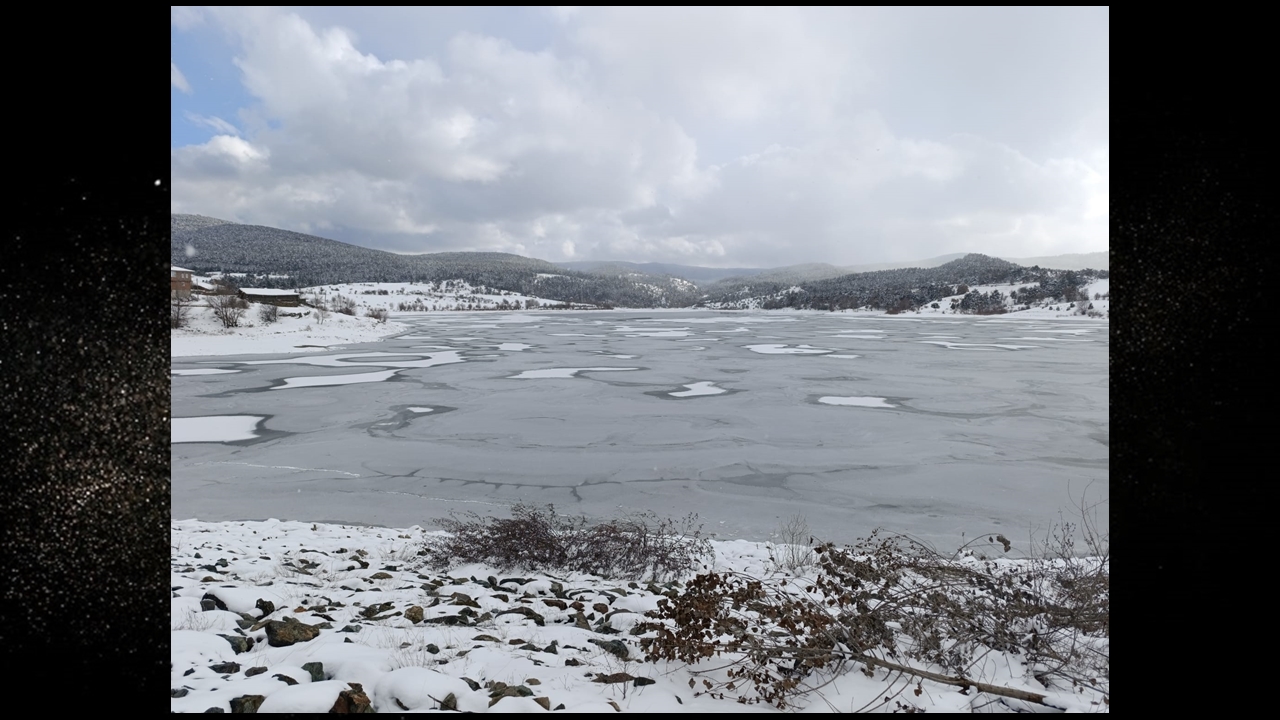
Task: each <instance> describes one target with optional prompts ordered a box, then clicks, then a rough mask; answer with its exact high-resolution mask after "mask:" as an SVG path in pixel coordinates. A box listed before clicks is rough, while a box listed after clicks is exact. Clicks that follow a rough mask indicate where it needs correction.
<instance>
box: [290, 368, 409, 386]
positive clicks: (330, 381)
mask: <svg viewBox="0 0 1280 720" xmlns="http://www.w3.org/2000/svg"><path fill="white" fill-rule="evenodd" d="M398 372H400V371H399V370H379V371H377V372H367V373H356V374H354V375H309V376H307V377H291V378H285V379H284V384H283V385H277V386H276V387H273V388H271V389H272V390H284V389H285V388H298V387H317V386H321V385H356V384H358V383H371V382H382V381H383V380H387V379H388V378H390V377H391V376H392V375H395V374H396V373H398Z"/></svg>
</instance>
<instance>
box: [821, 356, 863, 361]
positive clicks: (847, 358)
mask: <svg viewBox="0 0 1280 720" xmlns="http://www.w3.org/2000/svg"><path fill="white" fill-rule="evenodd" d="M827 357H833V358H843V359H845V360H852V359H854V358H860V357H862V356H861V355H828V356H827Z"/></svg>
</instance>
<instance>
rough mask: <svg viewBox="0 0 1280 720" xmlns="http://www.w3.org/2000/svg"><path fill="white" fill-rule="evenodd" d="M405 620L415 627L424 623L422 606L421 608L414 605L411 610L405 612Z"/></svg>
mask: <svg viewBox="0 0 1280 720" xmlns="http://www.w3.org/2000/svg"><path fill="white" fill-rule="evenodd" d="M404 619H405V620H408V621H409V622H411V623H413V624H414V625H417V624H418V623H420V622H422V606H420V605H414V606H413V607H411V608H409V609H408V610H405V611H404Z"/></svg>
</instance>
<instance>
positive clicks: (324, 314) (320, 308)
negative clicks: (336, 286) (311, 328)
mask: <svg viewBox="0 0 1280 720" xmlns="http://www.w3.org/2000/svg"><path fill="white" fill-rule="evenodd" d="M315 316H316V322H318V323H320V324H321V325H323V324H324V321H325V320H327V319H328V318H329V308H327V307H325V306H324V305H323V304H320V305H316V309H315Z"/></svg>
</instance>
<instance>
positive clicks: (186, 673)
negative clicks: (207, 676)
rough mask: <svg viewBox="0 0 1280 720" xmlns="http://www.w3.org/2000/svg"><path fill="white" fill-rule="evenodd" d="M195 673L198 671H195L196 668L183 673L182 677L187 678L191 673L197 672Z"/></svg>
mask: <svg viewBox="0 0 1280 720" xmlns="http://www.w3.org/2000/svg"><path fill="white" fill-rule="evenodd" d="M195 671H196V669H195V668H187V671H186V672H184V673H182V677H186V676H188V675H190V674H191V673H193V672H195Z"/></svg>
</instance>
